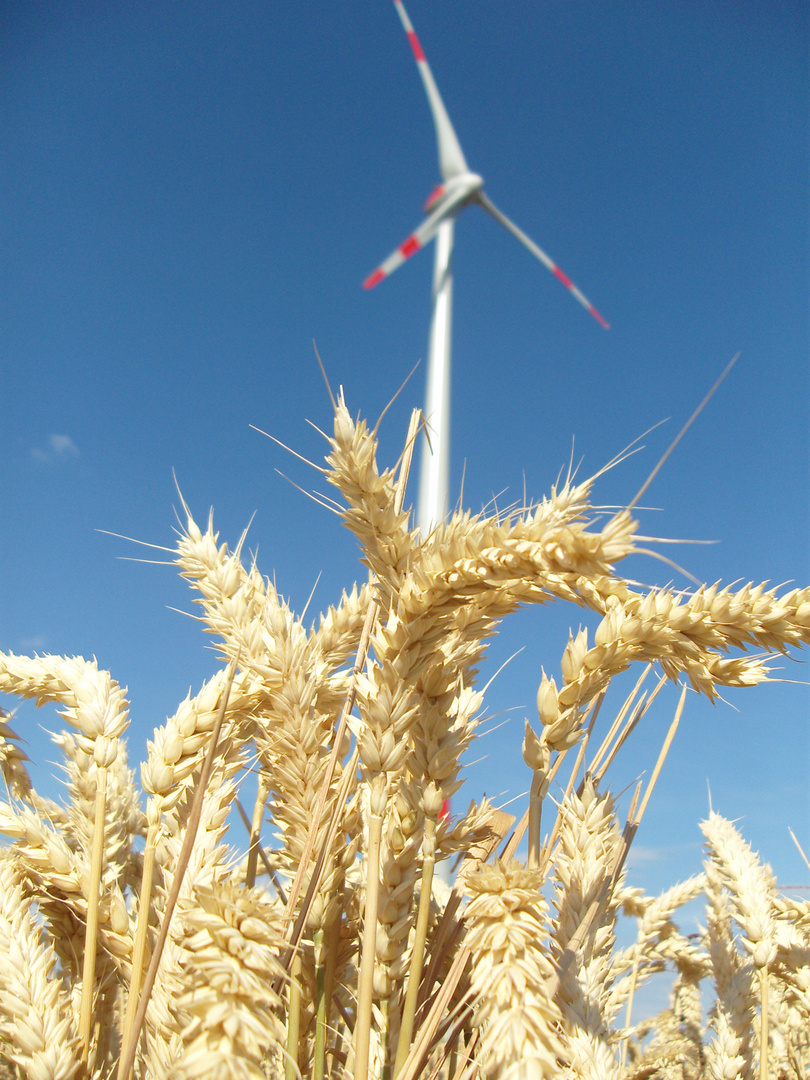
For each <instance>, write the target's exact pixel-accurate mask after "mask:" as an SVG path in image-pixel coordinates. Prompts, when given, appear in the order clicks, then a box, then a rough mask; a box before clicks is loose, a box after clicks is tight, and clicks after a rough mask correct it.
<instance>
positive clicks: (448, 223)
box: [363, 0, 608, 537]
mask: <svg viewBox="0 0 810 1080" xmlns="http://www.w3.org/2000/svg"><path fill="white" fill-rule="evenodd" d="M394 5H395V7H396V9H397V13H398V14H399V17H400V19H401V21H402V25H403V26H404V28H405V33H406V34H407V35H408V40H409V41H410V43H411V49H412V50H413V55H414V59H415V60H416V66H417V67H418V69H419V74H420V75H421V76H422V82H423V83H424V86H425V91H426V93H427V98H428V103H429V105H430V109H431V112H432V113H433V121H434V124H435V126H436V141H437V143H438V147H439V171H440V172H441V176H442V183H441V184H439V186H438V187H437V188H436V189H435V190H434V191H433V192H432V193H431V195H430V196H429V197H428V200H427V202H426V203H425V213H426V215H427V216H426V218H425V220H424V221H423V222H422V224H421V225H420V226H419V228H418V229H416V230H415V231H414V232H413V233H411V235H410V236H409V237H408V238H407V240H404V241H403V242H402V243H401V244H400V245H399V247H398V248H396V249H395V250H394V251H392V252H391V254H390V255H389V256H388V258H387V259H386V260H385V261H384V262H383V263H381V264H380V265H379V266H378V267H377V269H376V270H375V271H374V273H373V274H370V275H369V276H368V277H367V278H366V280H365V281H364V282H363V287H364V288H366V289H372V288H373V287H374V286H375V285H378V284H379V283H380V282H381V281H382V280H383V278H386V277H388V275H389V274H392V273H393V272H394V270H396V269H397V267H398V266H401V265H402V263H403V262H405V260H406V259H409V258H410V257H411V255H414V254H415V253H416V252H417V251H419V249H420V248H422V247H424V246H425V244H427V243H428V241H429V240H432V239H433V237H434V236H435V237H436V256H435V262H434V270H433V309H432V315H431V322H430V342H429V348H428V372H427V400H426V403H425V418H426V421H427V424H428V431H429V435H430V446H429V445H428V444H427V441H425V442H424V443H423V447H422V465H421V476H420V485H419V505H418V510H417V524H418V525H419V527H420V529H421V531H422V536H423V537H426V536H427V535H428V534H429V533H430V532H431V531H432V529H433V528H435V526H436V525H437V524H439V523H440V522H441V521H443V520H444V516H445V514H446V513H447V509H448V506H447V495H448V485H449V474H450V332H451V309H452V297H453V261H452V260H453V228H454V225H455V221H456V216H457V215H458V213H459V212H460V211H461V210H462V209H464V207H465V206H468V205H469V204H470V203H478V205H479V206H482V207H483V208H484V210H486V211H487V212H488V213H489V214H491V215H492V216H493V217H494V218H495V220H496V221H498V222H500V224H501V225H503V227H504V228H505V229H507V230H508V231H509V232H510V233H512V235H513V236H515V237H516V238H517V239H518V240H519V241H520V242H521V244H523V245H524V246H525V247H527V248H528V249H529V251H530V252H531V253H532V255H534V256H535V257H536V258H538V259H539V260H540V262H541V263H543V265H544V266H546V267H547V268H548V269H549V270H550V271H551V272H552V274H554V276H555V277H556V278H557V279H558V280H559V281H561V282H562V284H563V285H564V286H565V287H566V289H568V291H569V292H570V293H572V294H573V296H575V297H576V299H577V300H578V301H579V302H580V304H582V306H583V307H584V308H585V309H586V310H587V311H589V312H590V313H591V315H593V317H594V318H595V319H596V321H597V322H598V323H599V324H600V325H601V326H604V327H605V329H608V324H607V323H606V322H605V320H604V319H603V318H602V316H601V315H600V314H599V312H598V311H597V310H596V308H595V307H594V306H593V304H592V303H591V302H590V301H589V300H588V299H587V298H586V297H585V296H583V294H582V293H581V292H580V291H579V289H578V288H577V287H576V285H574V283H573V282H572V281H571V279H570V278H569V277H567V276H566V275H565V274H564V273H563V272H562V270H560V268H559V267H558V266H557V265H556V263H554V262H553V261H552V259H550V258H549V257H548V255H546V253H545V252H544V251H543V250H542V249H541V248H539V247H538V246H537V244H535V243H534V241H533V240H530V239H529V237H528V236H526V234H525V233H524V232H523V231H522V230H521V229H519V228H518V227H517V225H515V224H514V222H512V221H510V220H509V218H508V217H506V215H505V214H503V213H501V211H500V210H499V209H498V208H497V207H496V206H494V205H493V204H492V203H491V202H490V200H489V199H488V198H487V196H486V195H485V194H484V181H483V178H482V177H480V176H478V174H477V173H473V172H470V169H469V166H468V165H467V161H466V158H465V157H464V152H463V151H462V149H461V144H460V143H459V141H458V137H457V135H456V133H455V130H454V129H453V125H452V124H451V123H450V117H449V116H448V115H447V110H446V109H445V107H444V102H443V101H442V99H441V95H440V94H439V90H438V87H437V86H436V82H435V80H434V78H433V73H432V72H431V70H430V68H429V66H428V62H427V60H426V59H425V54H424V52H423V51H422V46H421V45H420V44H419V38H418V37H417V36H416V33H415V32H414V29H413V26H412V25H411V20H410V19H409V18H408V13H407V12H406V10H405V7H404V5H403V3H402V0H394Z"/></svg>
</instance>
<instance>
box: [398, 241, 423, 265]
mask: <svg viewBox="0 0 810 1080" xmlns="http://www.w3.org/2000/svg"><path fill="white" fill-rule="evenodd" d="M421 246H422V245H421V244H420V243H419V241H418V240H417V239H416V237H415V236H409V237H408V239H407V240H405V241H404V243H402V244H400V245H399V251H400V254H401V255H404V256H405V258H406V259H409V258H410V257H411V255H413V253H414V252H415V251H418V250H419V248H420V247H421Z"/></svg>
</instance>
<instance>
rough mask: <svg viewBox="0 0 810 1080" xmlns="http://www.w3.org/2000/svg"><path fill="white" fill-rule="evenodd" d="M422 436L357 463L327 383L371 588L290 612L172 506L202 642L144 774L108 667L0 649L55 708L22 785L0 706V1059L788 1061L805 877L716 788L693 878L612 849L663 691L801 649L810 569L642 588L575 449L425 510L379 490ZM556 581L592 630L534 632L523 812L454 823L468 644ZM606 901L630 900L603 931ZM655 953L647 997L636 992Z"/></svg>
mask: <svg viewBox="0 0 810 1080" xmlns="http://www.w3.org/2000/svg"><path fill="white" fill-rule="evenodd" d="M418 429H419V417H418V415H417V414H415V415H414V417H413V418H412V422H411V426H410V428H409V431H408V433H407V436H406V438H405V440H404V449H403V452H402V455H401V458H400V460H399V462H397V463H396V465H395V467H393V468H390V469H385V470H382V471H381V470H380V468H379V467H378V464H377V432H376V429H375V430H372V429H370V428H369V426H368V425H367V424H366V423H365V422H364V421H362V420H354V419H352V416H351V414H350V413H349V411H348V409H347V407H346V404H345V402H344V400H343V399H342V397H341V398H340V399H339V400H338V401H337V402H336V403H335V416H334V430H333V433H332V435H331V436H330V437H329V439H328V443H329V445H328V456H327V458H326V464H325V467H324V469H323V473H324V476H325V478H326V480H327V481H328V482H329V483H330V484H332V485H333V487H334V488H335V489H336V495H337V498H338V499H339V506H340V513H341V516H342V518H343V522H344V523H345V525H346V526H347V527H348V528H349V529H350V530H351V532H352V533H353V534H354V535H355V537H356V538H357V541H358V542H359V545H360V548H361V551H362V562H363V565H364V567H365V570H364V575H365V580H364V583H363V584H362V585H359V586H354V587H352V589H351V590H350V591H347V592H344V593H343V595H342V597H341V598H340V600H339V602H338V603H337V604H336V605H335V606H334V607H331V608H329V610H328V611H326V612H325V613H323V614H322V615H321V616H320V617H319V619H318V620H317V621H316V622H315V623H314V624H312V625H307V624H305V622H304V618H303V617H302V616H298V615H296V614H295V613H294V612H293V611H291V610H290V608H289V607H288V605H287V604H286V603H285V601H284V599H283V598H282V597H281V596H280V595H279V594H278V593H277V591H276V589H275V588H274V586H273V585H272V584H271V582H270V580H268V579H267V578H265V577H263V576H262V574H261V573H260V570H259V567H258V566H257V565H255V562H250V561H248V560H246V559H245V557H244V543H245V537H244V536H243V537H242V538H241V539H240V540H239V542H238V543H237V544H236V546H235V548H234V549H233V550H231V549H230V548H229V547H228V545H227V544H225V543H220V541H219V538H218V534H217V533H216V532H215V530H214V524H213V518H209V520H208V522H207V524H206V525H205V527H204V528H201V527H200V526H199V525H198V524H197V523H196V522H195V520H194V518H193V517H192V515H191V511H190V510H189V508H188V507H187V506H186V505H185V503H183V527H182V529H181V530H180V532H179V534H178V540H177V545H176V549H175V550H174V551H173V553H172V558H173V561H174V562H175V563H176V566H177V568H178V570H179V572H180V574H181V576H182V577H183V578H184V579H186V580H187V581H188V583H189V585H190V586H191V588H192V589H193V590H194V591H195V594H196V603H197V605H198V608H197V615H198V617H199V619H200V620H201V621H202V623H203V625H204V627H205V628H206V630H207V631H208V632H209V633H210V634H211V635H213V637H214V639H215V641H216V646H217V649H218V650H219V654H220V656H221V658H222V666H221V669H220V670H219V671H218V672H217V674H216V675H215V676H214V677H213V678H212V679H211V680H210V681H209V682H208V683H207V684H205V685H203V686H202V687H200V689H199V690H198V692H197V693H196V694H195V695H194V696H193V697H192V696H190V695H189V696H188V697H187V698H186V699H185V700H184V701H182V702H181V703H180V705H179V706H178V708H177V711H176V713H175V714H174V715H173V716H172V717H170V718H169V719H168V720H167V721H166V723H165V724H164V725H163V726H162V727H160V728H158V729H157V730H156V731H155V732H154V736H153V738H152V739H151V740H150V741H149V743H148V746H147V750H146V755H145V758H144V760H143V761H142V762H141V763H140V771H139V774H137V773H136V771H135V770H134V769H133V768H132V767H131V766H130V762H129V757H128V749H127V743H126V732H127V725H128V708H129V703H128V702H127V700H126V698H125V691H124V690H123V689H122V688H121V687H120V686H119V685H118V684H117V683H116V682H115V681H114V679H113V677H112V675H111V674H110V673H108V672H106V671H104V670H103V669H101V668H100V667H99V666H98V665H97V663H96V661H95V660H86V659H83V658H81V657H67V656H50V655H35V656H33V657H28V656H18V655H12V654H6V655H0V692H3V693H5V694H10V695H17V696H19V697H22V698H33V699H35V700H36V701H37V703H38V704H44V703H54V704H56V705H57V706H58V708H59V709H60V712H61V716H62V717H63V718H64V720H65V721H66V723H67V725H68V726H67V728H66V730H65V731H64V732H62V733H61V734H59V735H58V736H56V737H55V741H56V743H57V745H58V747H59V749H60V751H61V753H62V755H63V758H64V769H65V798H64V801H63V802H62V803H57V802H54V801H52V800H51V799H49V798H45V797H43V796H42V795H40V794H39V793H38V792H37V791H36V790H35V789H34V787H33V786H32V783H31V780H30V777H29V774H28V771H27V768H26V756H25V754H24V753H23V751H22V750H21V748H20V745H19V742H20V740H19V738H18V734H19V733H18V732H15V729H14V716H13V713H5V714H4V715H3V718H2V721H1V722H0V766H1V767H2V770H3V776H4V779H5V784H6V797H5V799H4V800H3V801H2V802H0V832H1V833H2V834H3V835H4V836H5V838H6V843H5V844H4V846H3V847H2V848H0V876H2V885H0V1062H2V1065H1V1066H0V1074H1V1075H3V1076H6V1077H31V1078H33V1080H46V1078H53V1080H69V1078H74V1077H75V1078H84V1077H93V1078H99V1080H101V1078H104V1080H106V1078H118V1080H124V1078H127V1077H138V1078H143V1080H147V1078H148V1080H163V1078H166V1080H168V1078H178V1080H180V1078H188V1080H191V1078H195V1077H212V1078H222V1080H225V1078H232V1077H233V1078H237V1080H239V1078H243V1077H244V1078H248V1077H250V1078H256V1080H259V1078H263V1077H281V1076H284V1077H285V1078H287V1080H289V1078H293V1077H298V1076H302V1077H313V1078H316V1080H319V1078H322V1077H355V1078H358V1080H366V1078H368V1077H374V1078H380V1080H396V1078H399V1080H415V1078H417V1077H419V1078H425V1080H427V1078H433V1077H436V1078H438V1077H441V1078H448V1080H449V1078H458V1080H462V1078H465V1080H467V1078H469V1080H472V1078H477V1077H486V1078H490V1077H492V1078H494V1077H498V1078H501V1077H502V1078H515V1080H517V1078H521V1080H523V1078H525V1080H529V1078H546V1077H548V1078H551V1077H560V1078H562V1077H571V1078H582V1080H597V1078H603V1077H604V1078H609V1080H613V1078H615V1080H646V1078H660V1080H674V1078H678V1080H681V1078H684V1080H687V1078H688V1080H692V1078H695V1080H697V1078H703V1077H706V1078H712V1080H734V1078H735V1077H741V1078H745V1080H747V1078H749V1077H750V1078H753V1077H755V1076H758V1077H759V1078H760V1080H766V1078H772V1080H777V1078H782V1077H800V1078H803V1077H807V1076H810V903H808V902H806V901H802V900H796V899H791V898H789V897H788V896H787V895H785V894H784V893H783V892H781V891H780V890H779V887H778V885H777V882H776V881H775V879H774V876H773V874H772V872H771V870H770V868H769V867H768V866H767V864H765V863H763V862H762V861H761V860H760V859H759V857H758V856H757V855H756V854H755V853H754V852H752V851H751V849H750V848H749V846H748V845H747V844H746V842H745V840H744V839H743V837H742V836H741V835H740V833H739V831H738V830H737V829H736V828H735V826H734V825H733V824H732V823H730V822H729V821H727V820H725V819H724V818H723V817H721V816H720V815H719V814H717V813H715V812H713V811H712V812H710V813H709V816H708V818H707V820H705V821H704V822H703V823H702V825H701V828H702V830H703V834H704V838H705V863H704V870H703V872H702V873H700V874H698V875H696V876H694V877H692V878H690V879H689V880H687V881H685V882H681V883H675V884H673V885H672V887H671V888H669V889H667V890H666V891H665V892H663V893H662V894H661V895H659V896H648V895H645V894H644V892H643V891H642V890H640V889H638V888H636V887H634V886H633V885H632V883H631V882H630V881H629V880H628V876H627V874H626V872H625V862H626V858H627V854H628V851H629V849H630V846H631V844H632V842H633V838H634V836H635V834H636V831H637V829H638V827H639V824H640V823H641V820H642V818H643V815H644V812H645V810H646V807H647V804H648V800H649V799H650V797H651V796H652V795H653V788H654V786H655V782H656V779H657V777H658V774H659V771H660V769H661V768H662V767H664V766H665V759H666V755H667V751H668V748H669V745H670V744H671V741H672V739H673V738H674V737H675V736H676V730H677V727H678V723H679V721H680V718H681V714H682V711H683V709H684V708H686V707H688V697H689V695H690V694H699V695H704V696H706V697H708V698H710V699H714V698H716V697H718V696H719V695H720V693H721V692H722V690H723V688H725V687H749V686H751V687H753V686H756V685H758V684H759V683H762V682H764V681H766V680H767V679H768V677H769V674H768V672H769V666H768V657H769V656H772V655H773V654H778V653H783V654H786V653H789V652H790V651H792V650H794V649H796V648H798V647H801V646H802V645H806V644H807V643H808V641H810V589H807V588H805V589H793V590H790V591H783V592H781V593H779V592H778V591H777V590H772V589H768V588H766V587H765V586H764V585H746V586H744V587H742V588H735V589H732V588H723V587H720V586H719V585H717V586H711V587H701V588H697V589H695V590H691V591H681V590H674V589H668V588H654V589H643V588H640V587H638V586H637V585H635V584H633V583H632V582H630V581H628V580H625V579H624V578H622V577H621V575H620V574H619V573H618V572H617V570H616V567H617V565H618V564H619V563H620V562H621V560H622V559H624V558H625V557H627V556H629V555H631V554H633V553H634V552H636V551H638V550H639V546H640V537H639V534H638V529H637V525H636V522H635V521H634V519H633V517H632V513H631V511H629V510H625V511H621V512H619V513H613V514H611V515H607V516H606V515H604V514H601V515H600V513H598V512H597V511H596V510H595V509H594V506H593V504H592V501H591V497H592V491H593V487H594V483H595V482H596V481H597V480H598V476H597V477H593V478H591V479H590V480H586V481H584V482H576V481H575V478H573V477H568V478H567V479H566V480H565V481H564V482H560V483H558V484H557V485H556V486H555V487H553V488H552V489H551V491H550V494H549V495H548V496H547V497H546V498H544V499H543V500H542V501H540V502H539V503H537V504H535V505H532V506H525V507H522V508H520V509H517V510H512V511H509V512H506V513H501V514H494V515H486V514H479V515H475V514H472V513H468V512H463V511H457V512H456V513H454V514H453V515H452V516H450V517H449V518H448V520H447V522H446V523H445V524H443V525H441V526H439V527H437V528H436V530H435V531H434V532H433V533H432V534H431V535H430V536H428V537H423V536H421V535H420V534H419V532H418V530H415V529H414V528H413V527H412V524H411V519H410V511H409V510H408V508H407V507H406V503H405V491H406V482H407V478H408V472H409V468H410V460H411V452H412V448H413V443H414V439H415V437H416V435H417V432H418ZM554 601H557V602H560V601H566V602H568V603H570V604H573V605H575V606H577V607H578V608H586V609H589V610H591V611H592V612H595V613H596V614H597V615H598V616H599V618H600V620H601V621H600V622H599V625H598V628H597V629H596V632H595V633H594V634H593V637H592V639H589V635H588V633H587V631H585V630H580V631H579V632H578V633H576V634H571V635H570V636H569V640H568V642H567V643H564V642H561V649H560V653H561V658H560V676H559V677H558V678H556V679H555V678H552V677H549V676H548V675H547V674H546V673H545V672H544V671H540V672H538V691H537V716H536V719H535V721H534V722H533V723H531V724H530V723H528V722H527V724H526V731H525V739H524V744H523V762H522V763H520V766H521V767H522V768H524V769H525V770H526V776H527V785H530V798H529V808H528V810H527V812H526V814H525V815H524V817H523V818H522V819H521V820H519V821H516V820H515V819H514V818H513V817H511V816H510V815H508V814H506V813H505V812H504V811H503V810H499V809H498V808H496V807H495V806H493V805H492V804H491V803H489V802H488V801H487V800H486V799H485V800H483V801H482V802H481V803H478V804H475V803H473V804H471V805H470V806H469V809H467V811H466V812H465V813H462V814H461V815H459V816H455V817H451V816H449V815H448V814H447V812H446V806H447V800H449V799H450V798H451V797H452V796H454V795H456V794H457V792H458V791H459V789H460V788H461V785H462V777H461V775H460V773H461V759H462V756H463V755H464V754H465V751H467V750H468V748H469V747H470V745H471V744H472V741H473V740H474V739H475V737H476V732H477V728H478V725H479V723H480V720H481V717H482V715H483V705H484V695H483V691H482V690H481V689H480V688H479V686H478V683H477V672H478V666H479V664H480V662H481V660H482V658H483V656H484V653H485V650H486V646H487V643H488V641H489V640H490V639H491V638H492V636H493V635H494V634H496V633H497V629H498V626H499V623H500V622H501V620H503V619H504V618H505V617H506V616H508V615H509V614H510V612H512V611H514V610H515V609H516V608H518V607H519V606H521V605H527V604H548V603H551V602H554ZM629 669H633V670H634V672H635V673H636V675H637V677H636V679H635V682H634V683H632V689H631V690H630V693H629V694H626V695H625V694H622V695H621V700H620V701H619V702H618V704H613V703H612V695H611V697H608V691H609V689H610V687H611V683H612V681H613V680H614V678H615V677H616V676H619V675H621V674H623V673H625V672H627V671H628V670H629ZM668 683H675V684H677V685H678V686H679V687H680V696H679V701H678V706H677V709H676V710H675V713H674V715H673V718H672V724H671V726H670V729H669V732H668V734H667V738H666V740H665V741H664V743H663V745H662V747H661V753H660V755H659V758H658V761H657V762H650V765H651V770H650V777H649V780H647V781H646V782H641V781H639V783H638V784H637V785H636V787H635V789H634V791H633V794H632V798H631V801H630V806H629V810H628V812H627V814H626V815H624V816H622V817H620V816H619V813H618V809H617V807H618V795H617V793H616V792H615V791H614V790H613V789H612V786H611V765H612V763H613V761H614V758H615V756H616V754H617V752H618V751H619V749H620V748H621V747H622V746H623V745H624V743H625V742H626V740H627V739H628V738H629V736H630V735H631V733H632V732H633V730H634V729H635V728H636V727H637V726H638V725H639V724H642V723H644V718H645V714H646V713H647V712H648V710H649V708H650V706H651V705H652V703H653V702H654V701H655V700H656V698H657V697H658V694H659V692H660V691H661V689H662V688H663V687H664V686H665V685H667V684H668ZM586 748H587V755H586ZM249 773H250V774H253V776H254V780H255V784H256V797H255V801H254V803H253V805H252V806H250V805H248V806H247V807H243V806H242V804H241V802H240V800H239V796H240V791H241V783H242V780H243V778H244V777H245V776H246V775H247V774H249ZM457 802H458V800H457ZM234 810H238V811H239V813H241V814H243V815H244V817H245V821H246V829H245V831H244V833H243V835H244V836H245V837H247V839H246V841H245V843H244V844H241V841H240V839H239V834H238V833H237V830H236V828H229V821H233V812H234ZM525 844H527V845H528V846H527V855H526V859H525V861H524V862H518V861H517V860H516V853H517V852H518V850H519V849H520V851H524V850H526V849H525ZM240 845H241V846H240ZM437 868H441V869H442V873H437ZM448 881H449V884H448ZM697 898H701V902H702V904H703V906H704V913H703V925H702V928H701V930H700V932H699V933H689V934H687V933H685V932H683V931H682V930H681V929H680V928H679V925H678V919H679V914H678V913H679V911H680V910H681V909H682V908H683V907H684V905H686V904H687V903H692V902H694V901H695V900H696V899H697ZM620 918H625V919H631V920H634V921H635V925H636V937H635V940H634V941H633V942H632V943H630V944H629V945H627V946H624V947H619V945H618V944H617V936H616V928H617V921H618V920H619V919H620ZM665 970H666V971H668V972H669V973H670V976H671V983H672V989H671V1003H670V1006H669V1007H668V1008H667V1009H665V1010H664V1011H663V1012H661V1013H659V1014H658V1015H655V1016H644V1017H639V1016H638V1015H637V1013H638V1005H637V999H638V998H639V997H640V996H643V995H640V993H639V992H640V990H641V988H642V987H643V985H644V984H645V982H647V981H648V980H649V979H650V978H651V977H652V976H653V975H656V974H658V973H660V972H661V971H665ZM707 999H708V1000H709V1001H710V1004H709V1006H708V1008H706V1007H705V1002H706V1000H707ZM634 1003H636V1007H635V1008H634Z"/></svg>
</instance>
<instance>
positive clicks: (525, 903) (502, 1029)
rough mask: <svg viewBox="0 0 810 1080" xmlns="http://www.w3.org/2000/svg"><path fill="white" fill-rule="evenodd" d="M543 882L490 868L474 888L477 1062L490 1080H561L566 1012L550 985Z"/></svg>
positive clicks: (531, 874) (473, 880)
mask: <svg viewBox="0 0 810 1080" xmlns="http://www.w3.org/2000/svg"><path fill="white" fill-rule="evenodd" d="M541 884H542V876H541V874H540V873H539V872H538V871H535V870H527V869H524V868H523V867H521V866H519V865H518V864H516V863H513V864H511V865H510V866H506V867H502V866H492V867H486V868H484V869H482V870H481V871H479V872H478V873H475V874H473V875H471V876H470V877H469V878H468V880H467V889H468V891H469V893H470V896H471V900H470V904H469V906H468V908H467V910H466V912H465V923H466V925H467V938H466V945H467V947H468V948H469V950H470V953H471V957H472V968H471V974H470V980H471V990H472V993H473V994H474V995H475V996H474V1011H473V1022H474V1024H475V1026H476V1028H477V1029H478V1030H479V1031H480V1032H481V1047H480V1050H479V1051H478V1052H477V1055H476V1056H477V1057H478V1059H479V1060H480V1061H481V1065H482V1070H483V1074H484V1075H485V1076H488V1077H511V1078H513V1080H518V1078H520V1080H524V1078H525V1080H535V1078H536V1080H540V1078H544V1077H552V1076H556V1075H557V1070H558V1066H557V1057H558V1055H559V1054H560V1052H561V1049H562V1048H561V1045H560V1041H559V1037H558V1035H557V1029H558V1027H559V1025H560V1022H561V1019H562V1018H561V1016H560V1012H559V1008H558V1007H557V1005H556V1003H555V1002H554V1001H553V1000H551V999H549V997H548V995H547V993H546V990H545V981H546V979H547V978H548V977H549V976H550V975H551V973H552V966H551V961H550V960H549V958H548V956H547V954H546V952H545V950H544V943H545V940H546V937H547V931H548V926H547V921H546V905H545V903H544V901H543V899H542V897H541V895H540V891H539V890H540V886H541Z"/></svg>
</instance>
